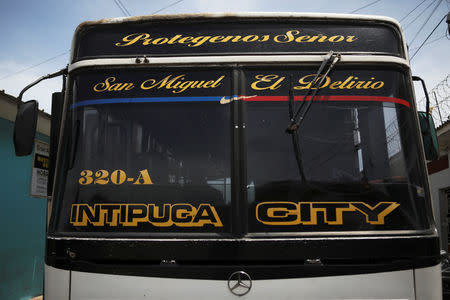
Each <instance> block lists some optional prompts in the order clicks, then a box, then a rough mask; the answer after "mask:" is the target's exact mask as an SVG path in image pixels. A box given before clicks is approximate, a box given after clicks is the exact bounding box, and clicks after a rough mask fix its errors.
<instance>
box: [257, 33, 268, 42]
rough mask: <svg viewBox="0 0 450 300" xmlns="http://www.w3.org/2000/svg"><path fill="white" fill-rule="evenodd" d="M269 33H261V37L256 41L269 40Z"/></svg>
mask: <svg viewBox="0 0 450 300" xmlns="http://www.w3.org/2000/svg"><path fill="white" fill-rule="evenodd" d="M269 37H270V36H269V35H268V34H266V35H263V36H262V37H261V39H260V40H258V42H267V41H268V40H269Z"/></svg>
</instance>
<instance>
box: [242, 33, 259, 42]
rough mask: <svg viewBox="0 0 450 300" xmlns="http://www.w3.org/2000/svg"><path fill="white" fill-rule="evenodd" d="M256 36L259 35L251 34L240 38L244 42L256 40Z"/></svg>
mask: <svg viewBox="0 0 450 300" xmlns="http://www.w3.org/2000/svg"><path fill="white" fill-rule="evenodd" d="M258 38H259V36H257V35H254V34H251V35H247V36H244V37H243V38H242V40H243V41H244V42H254V41H256V40H257V39H258Z"/></svg>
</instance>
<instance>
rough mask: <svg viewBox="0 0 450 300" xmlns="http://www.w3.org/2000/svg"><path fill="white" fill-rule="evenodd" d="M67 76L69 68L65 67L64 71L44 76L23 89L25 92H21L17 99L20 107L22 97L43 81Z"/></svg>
mask: <svg viewBox="0 0 450 300" xmlns="http://www.w3.org/2000/svg"><path fill="white" fill-rule="evenodd" d="M66 74H67V67H65V68H64V69H61V70H59V71H58V72H55V73H51V74H48V75H45V76H42V77H41V78H39V79H38V80H36V81H34V82H32V83H30V84H29V85H27V86H26V87H24V88H23V90H22V91H21V92H20V94H19V96H18V97H17V99H18V100H19V103H18V105H20V104H21V103H22V96H23V94H24V93H25V92H26V91H27V90H28V89H30V88H32V87H33V86H35V85H36V84H38V83H39V82H41V81H43V80H46V79H50V78H54V77H58V76H61V75H66Z"/></svg>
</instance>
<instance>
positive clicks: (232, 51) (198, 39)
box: [73, 19, 404, 62]
mask: <svg viewBox="0 0 450 300" xmlns="http://www.w3.org/2000/svg"><path fill="white" fill-rule="evenodd" d="M205 28H206V29H205ZM74 50H75V52H74V57H73V62H75V61H78V60H82V59H88V58H99V57H126V56H128V57H129V56H142V55H146V56H148V57H152V56H186V55H189V56H198V55H200V56H202V55H203V56H204V55H239V54H247V55H258V54H302V53H303V54H308V53H309V54H311V53H326V52H329V51H330V50H333V51H337V52H341V53H368V54H371V55H373V54H379V55H393V56H398V57H403V56H404V52H403V45H402V43H401V37H400V34H399V33H398V31H397V30H396V29H395V28H394V26H392V25H389V24H385V23H381V22H378V23H375V22H370V21H361V20H359V21H355V20H352V21H350V20H345V21H344V20H339V21H337V20H329V21H328V22H324V21H317V20H298V19H297V20H295V21H294V20H277V22H274V21H273V20H272V21H269V20H266V21H261V20H254V21H248V20H246V21H243V20H239V19H228V20H224V19H217V20H208V19H205V20H198V19H197V20H179V21H171V22H170V23H166V22H163V21H152V22H142V23H123V24H121V25H120V26H118V25H117V24H102V25H90V26H87V27H84V28H83V29H82V30H80V31H79V32H78V35H77V36H76V43H75V48H74Z"/></svg>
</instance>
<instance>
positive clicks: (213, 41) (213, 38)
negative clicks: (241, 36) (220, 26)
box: [209, 35, 225, 43]
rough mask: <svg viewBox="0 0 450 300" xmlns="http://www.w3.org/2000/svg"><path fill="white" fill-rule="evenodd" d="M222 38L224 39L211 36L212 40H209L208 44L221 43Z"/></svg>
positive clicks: (219, 36) (218, 36) (220, 36)
mask: <svg viewBox="0 0 450 300" xmlns="http://www.w3.org/2000/svg"><path fill="white" fill-rule="evenodd" d="M224 38H225V37H224V36H223V35H217V36H213V37H212V38H210V39H209V42H210V43H221V42H222V40H223V39H224Z"/></svg>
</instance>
